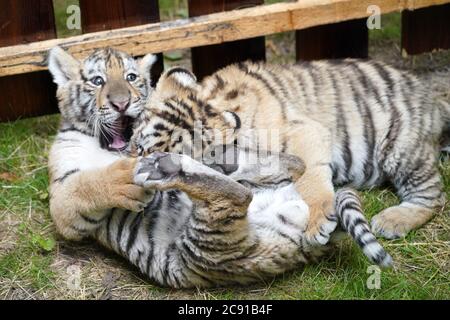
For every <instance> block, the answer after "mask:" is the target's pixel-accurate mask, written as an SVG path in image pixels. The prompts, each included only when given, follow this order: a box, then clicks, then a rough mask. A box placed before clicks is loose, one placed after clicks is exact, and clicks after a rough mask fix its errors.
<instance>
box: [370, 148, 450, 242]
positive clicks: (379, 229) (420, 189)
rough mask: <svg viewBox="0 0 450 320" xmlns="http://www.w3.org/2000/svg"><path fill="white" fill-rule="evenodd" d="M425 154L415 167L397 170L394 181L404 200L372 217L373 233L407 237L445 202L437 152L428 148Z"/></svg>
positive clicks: (392, 236)
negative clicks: (437, 162)
mask: <svg viewBox="0 0 450 320" xmlns="http://www.w3.org/2000/svg"><path fill="white" fill-rule="evenodd" d="M430 149H431V148H430ZM424 154H425V155H426V157H427V158H426V159H423V160H422V161H421V160H418V161H416V163H417V164H418V165H416V167H415V168H414V169H413V170H412V171H410V170H406V169H403V170H398V172H397V173H396V174H395V176H394V179H393V183H394V186H395V188H396V190H397V194H398V195H399V197H400V198H401V200H402V202H401V203H400V204H399V205H398V206H394V207H390V208H387V209H385V210H383V211H382V212H381V213H379V214H377V215H376V216H374V217H373V218H372V230H373V232H374V233H376V234H378V235H381V236H383V237H385V238H387V239H395V238H400V237H404V236H406V235H407V234H408V232H410V231H411V230H414V229H416V228H418V227H420V226H422V225H423V224H425V223H426V222H428V221H429V220H430V219H431V218H432V217H433V215H434V212H435V210H436V209H439V208H440V207H442V206H443V204H444V202H445V196H444V193H443V191H442V182H441V180H440V175H439V171H438V168H437V165H436V160H435V152H434V150H429V149H426V150H425V152H424ZM408 171H409V172H408Z"/></svg>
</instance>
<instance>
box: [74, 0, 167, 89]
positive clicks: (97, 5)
mask: <svg viewBox="0 0 450 320" xmlns="http://www.w3.org/2000/svg"><path fill="white" fill-rule="evenodd" d="M80 8H81V21H82V29H83V33H88V32H95V31H104V30H111V29H117V28H124V27H132V26H136V25H141V24H147V23H153V22H159V21H160V17H159V5H158V0H109V1H104V0H80ZM162 71H163V57H162V54H159V55H158V61H157V63H156V64H155V66H154V67H153V69H152V79H153V81H154V82H156V81H157V80H158V79H159V76H160V75H161V73H162Z"/></svg>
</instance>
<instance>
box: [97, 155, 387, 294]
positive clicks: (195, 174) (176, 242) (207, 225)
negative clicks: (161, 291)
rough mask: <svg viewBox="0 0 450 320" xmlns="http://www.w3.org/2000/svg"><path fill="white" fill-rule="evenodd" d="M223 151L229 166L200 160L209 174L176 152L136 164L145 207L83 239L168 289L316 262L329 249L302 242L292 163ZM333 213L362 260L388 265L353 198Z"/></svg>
mask: <svg viewBox="0 0 450 320" xmlns="http://www.w3.org/2000/svg"><path fill="white" fill-rule="evenodd" d="M218 149H221V147H220V148H218ZM225 152H227V153H229V152H231V153H233V156H232V157H229V156H227V158H233V157H235V158H234V159H236V160H235V163H234V164H232V163H230V162H227V163H225V162H222V161H220V162H210V165H211V167H214V168H215V169H216V170H213V169H212V168H210V167H208V166H205V165H203V164H202V163H199V162H197V161H195V160H194V159H192V158H190V157H188V156H186V155H180V154H170V153H161V152H155V153H152V154H151V155H149V156H148V157H145V158H141V159H140V161H139V167H138V168H137V171H136V173H135V182H136V183H138V184H140V185H142V186H143V187H145V188H146V189H147V190H149V191H153V192H154V196H153V200H152V201H150V203H149V204H148V206H147V207H146V208H145V209H144V211H143V212H142V213H139V214H131V213H130V212H127V211H124V210H119V209H114V210H112V212H111V214H110V215H109V216H108V217H107V218H106V219H104V220H103V221H100V222H98V224H97V228H96V229H95V231H94V232H93V237H94V238H96V239H97V240H98V241H99V242H100V243H102V244H103V245H105V246H107V247H109V248H111V249H113V250H114V251H116V252H117V253H119V254H120V255H122V256H124V257H125V258H127V259H128V260H129V261H130V262H131V263H133V264H134V265H136V266H137V267H138V268H139V269H140V270H141V271H142V272H143V273H144V274H146V275H147V276H148V277H149V278H151V279H152V280H153V281H155V282H157V283H158V284H161V285H164V286H171V287H176V288H188V287H210V286H218V285H220V286H225V285H235V284H246V283H252V282H256V281H261V280H264V279H267V278H268V277H273V276H275V275H278V274H280V273H283V272H286V271H289V270H293V269H295V268H296V267H299V266H300V265H303V264H305V263H309V262H313V261H316V260H317V259H318V258H319V257H321V256H323V255H324V254H325V253H326V252H327V251H328V249H329V248H331V245H327V246H323V245H314V244H310V243H308V242H307V241H306V239H304V230H305V228H306V224H307V221H308V218H309V213H308V207H307V205H306V204H305V202H304V201H303V200H302V199H301V197H300V196H299V195H298V193H297V192H296V190H295V187H294V184H293V183H292V178H293V177H295V176H301V174H302V172H303V171H304V165H303V162H302V161H301V160H300V159H298V158H297V157H293V156H289V155H279V154H268V155H263V156H261V155H260V154H258V155H256V156H252V155H251V154H252V153H253V151H251V150H249V149H246V150H242V149H240V150H236V149H234V148H233V147H231V151H230V150H229V149H227V150H226V151H225ZM217 153H218V152H217ZM250 159H257V161H251V160H250ZM277 163H278V165H275V164H277ZM230 167H233V168H232V169H230ZM221 172H228V175H226V174H224V173H221ZM334 206H335V208H336V214H335V215H333V216H332V219H333V220H334V221H335V223H340V226H341V227H342V229H343V230H344V231H346V232H347V233H348V234H350V235H351V236H352V237H353V239H354V240H355V241H356V242H357V244H358V245H360V247H361V248H362V250H363V252H364V253H365V255H366V256H367V257H368V258H369V259H370V261H372V262H373V263H377V264H379V265H380V266H384V267H388V266H390V265H391V263H392V259H391V257H390V256H389V254H387V253H386V251H385V250H384V249H383V248H382V247H381V245H380V244H379V243H378V242H377V241H376V238H375V236H374V235H373V234H372V233H371V232H370V229H369V225H368V223H367V222H366V220H365V219H364V216H363V215H362V212H361V206H360V201H359V198H358V196H357V195H356V194H355V193H354V192H353V191H351V190H348V189H343V190H339V191H338V192H337V197H336V202H335V204H334ZM333 235H335V233H333ZM333 240H334V239H333V238H332V242H334V241H333ZM337 240H338V239H337Z"/></svg>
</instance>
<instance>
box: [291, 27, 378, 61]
mask: <svg viewBox="0 0 450 320" xmlns="http://www.w3.org/2000/svg"><path fill="white" fill-rule="evenodd" d="M366 21H367V20H366V19H357V20H350V21H344V22H338V23H333V24H327V25H324V26H317V27H312V28H308V29H304V30H300V31H297V32H296V44H295V45H296V52H297V60H315V59H337V58H367V57H368V54H369V32H368V29H367V25H366Z"/></svg>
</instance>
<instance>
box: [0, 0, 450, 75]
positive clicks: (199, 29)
mask: <svg viewBox="0 0 450 320" xmlns="http://www.w3.org/2000/svg"><path fill="white" fill-rule="evenodd" d="M446 3H450V0H400V1H399V0H379V1H378V6H379V7H380V9H381V12H382V13H388V12H393V11H402V10H413V9H419V8H423V7H427V6H433V5H441V4H446ZM371 4H373V0H302V1H299V2H294V3H277V4H272V5H264V6H258V7H254V8H249V9H242V10H234V11H228V12H221V13H214V14H210V15H206V16H200V17H196V18H190V19H183V20H176V21H170V22H163V23H156V24H147V25H142V26H136V27H130V28H122V29H116V30H111V31H102V32H96V33H90V34H85V35H80V36H75V37H71V38H67V39H54V40H47V41H42V42H36V43H32V44H29V45H20V46H13V47H5V48H0V77H1V76H6V75H12V74H20V73H27V72H33V71H39V70H44V69H45V64H46V57H47V52H48V50H49V49H50V48H52V47H54V46H56V45H60V46H63V47H64V48H67V49H68V50H69V51H70V52H71V53H73V54H74V55H75V56H77V57H81V56H85V55H87V54H88V53H90V52H91V51H92V50H93V49H96V48H100V47H105V46H112V47H115V48H117V49H121V50H124V51H127V52H129V53H131V54H133V55H142V54H145V53H149V52H162V51H167V50H173V49H181V48H190V47H195V46H202V45H209V44H216V43H223V42H226V41H234V40H240V39H247V38H253V37H257V36H264V35H268V34H273V33H278V32H283V31H290V30H298V29H305V28H309V27H313V26H317V25H323V24H330V23H336V22H340V21H347V20H352V19H359V18H364V17H367V16H368V15H369V13H367V8H368V6H369V5H371Z"/></svg>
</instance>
